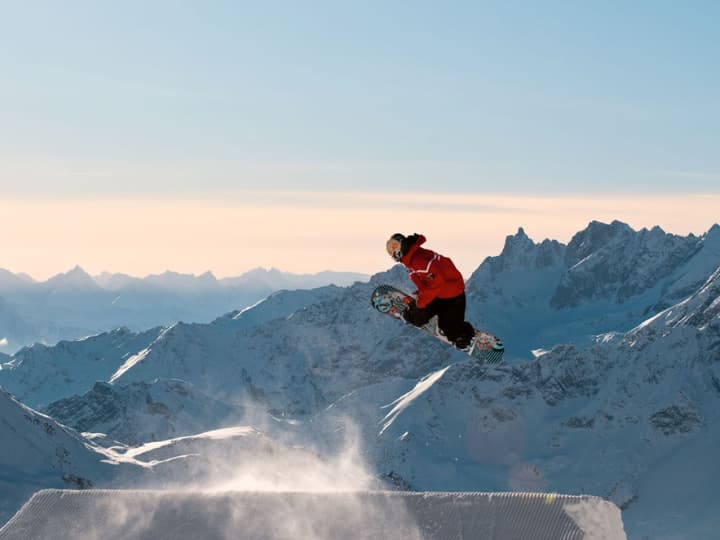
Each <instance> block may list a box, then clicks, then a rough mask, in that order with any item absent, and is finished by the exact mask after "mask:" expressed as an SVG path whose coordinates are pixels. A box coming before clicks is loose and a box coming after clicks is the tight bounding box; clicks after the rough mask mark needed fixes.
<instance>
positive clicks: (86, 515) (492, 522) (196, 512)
mask: <svg viewBox="0 0 720 540" xmlns="http://www.w3.org/2000/svg"><path fill="white" fill-rule="evenodd" d="M66 538H72V539H74V540H96V539H97V540H99V539H106V540H107V539H110V540H114V539H118V540H184V539H187V540H196V539H203V540H230V539H243V540H290V539H292V540H331V539H338V540H350V539H353V540H354V539H362V540H365V539H382V540H389V539H390V540H445V539H447V540H450V539H452V540H463V539H466V540H471V539H472V540H475V539H481V538H482V539H483V540H524V539H527V540H531V539H532V540H580V539H583V540H601V539H602V540H626V536H625V533H624V530H623V525H622V519H621V515H620V510H619V509H618V508H617V506H615V505H614V504H612V503H610V502H607V501H605V500H603V499H600V498H597V497H587V496H579V497H575V496H564V495H546V494H524V493H407V492H404V493H399V492H358V493H264V492H227V493H219V494H218V493H214V494H213V493H198V492H180V491H124V490H121V491H117V490H88V491H68V490H43V491H39V492H38V493H36V494H35V495H34V496H33V497H32V498H31V499H30V501H29V502H28V503H27V504H26V505H25V506H24V507H23V508H22V509H21V510H20V511H19V512H18V513H17V514H16V515H15V516H14V517H13V518H12V519H11V520H10V521H9V522H8V523H7V524H6V525H5V526H4V527H3V528H2V529H0V540H41V539H42V540H53V539H58V540H60V539H66Z"/></svg>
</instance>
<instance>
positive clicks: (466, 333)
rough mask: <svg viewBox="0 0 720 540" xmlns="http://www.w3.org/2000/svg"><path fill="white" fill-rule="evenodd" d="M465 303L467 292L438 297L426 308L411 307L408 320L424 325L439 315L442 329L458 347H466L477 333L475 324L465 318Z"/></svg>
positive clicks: (417, 324) (416, 324)
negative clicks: (449, 296)
mask: <svg viewBox="0 0 720 540" xmlns="http://www.w3.org/2000/svg"><path fill="white" fill-rule="evenodd" d="M465 304H466V300H465V293H463V294H461V295H459V296H455V297H454V298H436V299H435V300H433V301H432V302H430V303H429V304H428V305H427V306H426V307H424V308H419V307H416V306H415V307H414V308H412V307H411V309H409V310H408V312H407V316H406V320H407V321H408V322H409V323H411V324H414V325H415V326H422V325H424V324H426V323H427V322H428V321H430V319H432V318H433V317H434V316H435V315H437V318H438V327H439V328H440V331H441V332H442V333H443V334H444V335H445V337H446V338H447V339H448V341H450V342H451V343H453V344H454V345H455V346H456V347H457V348H458V349H464V348H465V347H467V346H468V345H469V344H470V340H471V339H472V337H473V335H474V334H475V329H474V328H473V326H472V325H471V324H470V323H469V322H467V321H466V320H465Z"/></svg>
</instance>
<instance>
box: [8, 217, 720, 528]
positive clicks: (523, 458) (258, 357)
mask: <svg viewBox="0 0 720 540" xmlns="http://www.w3.org/2000/svg"><path fill="white" fill-rule="evenodd" d="M718 233H720V227H717V226H716V227H713V228H712V229H711V230H710V231H709V232H708V233H707V234H705V235H703V236H702V237H693V236H689V237H684V238H683V237H675V236H673V235H666V234H665V233H663V232H662V231H660V230H659V229H652V230H650V231H648V230H643V231H639V232H636V231H633V230H632V229H630V228H629V227H627V226H625V225H623V224H620V223H617V222H615V223H613V224H610V225H603V224H598V223H591V224H590V226H589V227H588V228H587V229H586V230H585V231H583V232H581V233H578V235H576V237H575V238H573V241H571V242H570V244H569V245H568V246H564V245H562V244H560V243H558V242H554V241H550V240H546V241H544V242H542V243H540V244H537V243H535V242H533V241H532V240H530V239H529V238H528V237H527V235H526V234H525V233H524V231H523V230H522V229H521V230H520V231H518V234H517V235H513V236H510V237H508V239H507V241H506V245H505V248H504V249H503V252H502V253H501V254H500V255H499V256H498V257H491V258H488V259H487V260H486V261H485V262H483V264H482V265H481V266H480V268H479V269H478V271H477V272H475V274H473V276H472V278H471V279H470V280H469V283H468V291H469V296H470V302H469V304H470V305H471V306H472V309H471V311H470V319H471V320H473V322H476V323H480V324H482V325H483V326H486V327H487V328H489V329H491V330H493V331H496V332H497V333H498V334H499V335H501V336H502V337H503V338H505V341H506V343H507V344H508V347H509V349H510V350H513V349H516V350H519V349H521V348H526V349H527V350H534V351H535V354H536V359H535V360H534V361H530V362H528V361H518V357H522V355H521V354H520V353H517V355H516V358H515V361H510V362H508V363H506V364H505V365H501V366H493V367H486V366H481V365H478V364H477V363H476V362H475V361H473V360H469V359H468V358H467V356H466V355H464V354H462V353H459V352H455V351H453V350H452V349H450V348H449V347H447V346H446V345H444V344H442V343H440V342H439V341H436V340H433V339H432V338H429V337H427V336H424V335H423V334H421V333H419V332H418V331H417V330H415V329H413V328H411V327H409V326H407V325H403V324H400V323H397V322H395V321H392V320H389V319H387V318H385V317H383V316H382V315H380V314H378V313H376V312H375V311H373V310H372V308H371V307H370V305H369V301H368V299H369V296H370V293H371V291H372V290H373V288H374V287H375V286H376V285H377V284H379V283H389V284H392V285H395V286H397V287H399V288H401V289H405V290H412V287H411V285H410V283H409V281H408V278H407V275H406V272H405V270H404V269H403V268H402V267H400V266H395V267H393V268H392V269H391V270H389V271H388V272H384V273H381V274H378V275H376V276H374V277H373V278H372V279H371V280H370V282H369V283H355V284H353V285H352V286H349V287H345V288H341V287H333V286H330V287H324V288H322V289H317V290H314V291H295V292H280V293H277V294H274V295H271V296H270V297H268V298H267V299H265V300H264V301H262V302H260V303H258V304H257V305H255V306H253V307H251V308H249V309H246V310H242V311H234V312H231V313H229V314H227V315H225V316H222V317H220V318H217V319H215V320H214V321H213V322H211V323H208V324H185V323H178V324H175V325H172V326H170V327H167V328H162V329H156V330H152V331H148V332H145V333H143V334H135V333H133V332H130V331H128V330H125V331H123V332H120V333H108V334H102V335H99V336H95V337H93V338H88V339H86V340H84V341H80V342H65V343H62V344H60V345H58V347H49V348H48V347H44V348H43V347H37V346H36V347H32V348H29V349H24V350H23V351H21V353H18V354H16V355H15V356H14V357H12V358H11V359H10V360H9V361H7V362H4V363H3V364H2V370H0V384H3V385H5V384H6V383H7V385H8V386H9V387H10V386H11V385H12V389H13V390H12V391H13V392H14V393H15V394H17V395H18V396H24V397H23V399H27V400H28V403H33V404H40V403H50V402H51V401H55V400H58V399H62V398H67V399H64V400H63V401H60V402H59V403H53V404H52V405H50V406H49V408H48V410H52V411H54V414H57V415H59V416H62V418H64V419H66V420H65V421H67V422H68V423H70V424H72V425H75V426H78V427H79V428H80V429H83V430H84V429H86V428H87V429H88V430H91V431H100V432H109V433H110V435H109V436H108V438H109V439H112V438H117V439H118V440H120V441H122V442H127V440H129V439H130V438H131V437H132V435H133V429H134V428H133V426H138V427H137V428H135V429H136V431H137V437H136V439H135V440H133V441H131V442H132V444H138V443H141V442H146V443H147V444H145V445H142V446H141V448H143V449H144V450H143V451H138V450H134V449H133V448H127V447H126V446H124V445H123V446H121V447H119V448H108V449H106V450H107V451H108V452H115V453H116V454H119V455H123V456H125V457H127V458H128V459H130V458H132V459H136V458H139V457H140V456H143V459H148V460H159V461H161V462H163V466H161V467H159V468H156V469H154V473H153V474H156V475H158V476H157V477H158V478H160V477H163V478H165V479H166V480H167V479H168V478H171V477H172V475H171V474H170V473H169V472H168V473H167V474H168V475H169V476H163V475H161V474H160V471H161V470H162V469H164V470H167V471H170V470H171V468H170V467H169V466H170V464H171V463H172V462H166V460H168V459H171V460H173V461H175V459H176V458H177V456H178V455H185V454H199V457H198V462H201V463H202V464H203V465H202V467H201V469H202V470H205V469H207V468H212V463H213V461H214V458H215V457H217V456H216V454H215V453H214V448H216V442H217V440H223V441H224V442H221V443H219V445H220V447H222V450H221V451H220V454H221V455H222V454H224V453H225V452H230V451H231V450H230V449H231V448H232V447H233V445H232V444H228V443H227V440H226V439H217V440H216V439H214V438H213V436H202V437H198V438H196V437H193V436H191V433H192V432H194V431H201V432H203V433H205V432H207V430H209V429H212V430H215V429H216V428H218V427H222V425H230V424H218V419H219V417H221V416H222V415H223V412H221V411H222V409H223V407H226V408H228V410H232V411H233V414H235V411H237V407H238V406H240V407H241V408H242V412H240V413H239V414H243V413H244V414H247V413H248V411H249V410H252V411H253V412H252V414H250V416H251V417H255V418H259V419H260V420H258V422H257V423H256V422H253V421H247V422H246V421H244V420H245V419H244V418H243V421H236V420H235V419H234V417H233V420H232V424H234V425H242V426H253V429H252V430H251V431H247V432H243V433H245V435H247V434H249V433H253V434H254V435H252V436H251V440H252V441H254V442H253V443H252V444H251V446H253V448H255V449H258V448H262V447H263V445H264V444H266V443H267V444H270V445H273V444H278V442H277V441H282V446H283V447H284V446H285V445H289V446H292V447H300V448H305V449H308V450H310V449H311V450H312V452H317V453H318V454H320V455H322V456H324V459H328V456H329V459H331V458H332V457H333V456H338V455H342V451H341V450H340V449H342V448H343V446H344V445H346V444H347V440H348V439H350V440H354V441H356V443H357V444H355V445H353V447H354V448H355V450H357V451H358V452H360V453H361V454H362V459H361V460H360V461H363V462H366V463H368V464H369V465H368V467H367V468H366V469H363V471H365V473H367V470H370V471H371V473H370V474H369V476H371V477H372V476H377V477H379V478H382V479H384V480H385V481H387V482H391V483H392V484H394V485H395V486H396V487H398V488H401V489H415V490H441V491H446V490H450V491H454V490H467V491H477V490H508V489H511V490H520V491H539V490H547V491H552V492H566V493H589V494H593V495H599V496H603V497H607V498H610V499H611V500H613V501H614V502H616V503H617V504H618V505H619V506H621V507H622V508H623V509H624V512H625V522H626V528H627V529H628V530H629V531H630V532H631V535H630V537H631V538H638V539H640V538H667V539H669V538H683V537H687V536H688V535H690V536H692V537H693V538H711V537H713V536H712V535H713V534H714V532H715V531H716V525H715V523H714V521H713V519H714V517H715V516H716V515H718V513H720V498H718V497H717V496H715V495H714V492H715V486H716V485H717V482H718V481H719V480H720V468H719V467H718V465H717V464H716V458H715V456H716V454H717V449H718V448H720V429H719V428H718V426H719V425H720V422H719V420H720V418H718V416H719V415H720V413H718V412H717V411H718V410H720V409H719V408H718V404H719V403H718V401H719V400H720V249H718V247H719V245H718V244H719V238H720V236H719V234H718ZM573 287H575V288H574V289H573ZM688 291H689V292H688ZM563 337H567V338H568V339H567V341H568V342H572V341H575V342H576V343H575V344H572V343H567V344H563V345H558V346H555V347H552V348H551V346H552V345H553V344H555V343H562V342H563ZM542 349H549V350H542ZM511 360H512V358H511ZM170 379H172V380H170ZM177 379H180V380H181V381H183V382H179V381H178V380H177ZM96 381H103V383H101V384H95V383H96ZM74 394H79V396H77V397H71V396H73V395H74ZM209 396H212V397H209ZM259 425H260V426H261V427H258V426H259ZM220 433H225V434H227V433H228V432H225V431H222V432H220ZM176 435H177V436H176ZM167 436H172V437H174V439H173V441H174V442H173V443H167V442H162V441H158V439H162V438H165V437H167ZM158 442H159V443H160V444H157V445H156V444H155V443H158ZM255 445H256V446H255ZM283 455H285V454H283ZM286 457H287V456H286ZM295 458H296V456H295V455H294V454H291V455H290V457H288V459H289V460H290V462H289V463H290V464H292V462H293V460H294V459H295ZM238 459H240V458H238ZM284 459H285V458H283V460H284ZM341 461H342V460H341ZM177 465H178V466H180V464H177ZM166 466H167V468H166ZM289 468H290V469H292V468H293V467H292V466H290V467H289ZM260 469H261V470H263V471H268V474H271V472H270V471H271V470H272V467H261V468H260ZM174 470H175V471H177V469H174ZM191 470H192V472H193V475H192V476H193V478H194V479H199V478H201V477H202V476H203V475H202V474H200V473H198V472H197V470H196V469H195V468H191ZM214 472H215V474H216V476H217V477H218V478H221V477H222V476H223V473H224V472H226V471H225V470H222V471H217V470H216V469H215V470H214ZM365 476H367V474H365ZM668 493H673V494H674V495H673V496H672V497H670V496H668V495H667V494H668ZM689 533H692V534H689Z"/></svg>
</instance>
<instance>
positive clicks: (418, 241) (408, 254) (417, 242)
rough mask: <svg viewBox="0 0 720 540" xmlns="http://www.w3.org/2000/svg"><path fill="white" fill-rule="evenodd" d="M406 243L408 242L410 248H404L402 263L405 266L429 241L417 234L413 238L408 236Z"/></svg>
mask: <svg viewBox="0 0 720 540" xmlns="http://www.w3.org/2000/svg"><path fill="white" fill-rule="evenodd" d="M405 241H406V242H407V244H408V247H405V246H403V252H404V255H403V257H402V259H400V262H401V263H403V264H406V263H408V262H409V261H410V260H411V259H412V258H413V255H415V252H416V251H417V250H418V248H419V247H420V246H422V245H423V244H424V243H425V242H426V241H427V239H426V238H425V237H424V236H423V235H422V234H417V233H415V234H413V235H412V236H408V237H407V238H406V239H405Z"/></svg>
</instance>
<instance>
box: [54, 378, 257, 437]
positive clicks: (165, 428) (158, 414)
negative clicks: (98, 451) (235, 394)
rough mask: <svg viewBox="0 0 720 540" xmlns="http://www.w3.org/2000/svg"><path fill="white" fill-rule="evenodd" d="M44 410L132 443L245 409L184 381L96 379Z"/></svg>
mask: <svg viewBox="0 0 720 540" xmlns="http://www.w3.org/2000/svg"><path fill="white" fill-rule="evenodd" d="M44 412H46V413H47V414H49V415H50V416H52V417H53V418H55V419H56V420H58V421H59V422H62V423H63V424H65V425H68V426H71V427H72V428H74V429H76V430H77V431H80V432H92V433H103V434H104V435H106V436H107V441H112V442H113V443H115V444H117V441H119V442H121V443H124V444H127V445H138V444H142V443H146V442H151V441H160V440H165V439H172V438H176V437H180V436H188V435H194V434H196V433H201V432H203V431H206V430H209V429H217V428H220V427H224V426H228V425H236V424H237V420H239V418H240V417H241V416H242V415H243V414H244V411H243V410H242V409H239V408H236V407H232V406H231V405H230V404H228V403H226V402H222V401H219V400H217V399H215V398H213V397H211V396H208V395H206V394H203V393H202V392H198V391H197V390H195V388H193V386H192V385H190V384H188V383H186V382H184V381H181V380H155V381H151V382H147V383H146V382H138V383H132V384H128V385H110V384H108V383H103V382H97V383H95V386H93V388H92V389H91V390H90V391H88V392H86V393H85V394H83V395H82V396H73V397H69V398H65V399H61V400H59V401H56V402H54V403H51V404H50V405H48V406H47V407H45V409H44ZM98 442H99V443H100V444H104V441H98Z"/></svg>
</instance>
